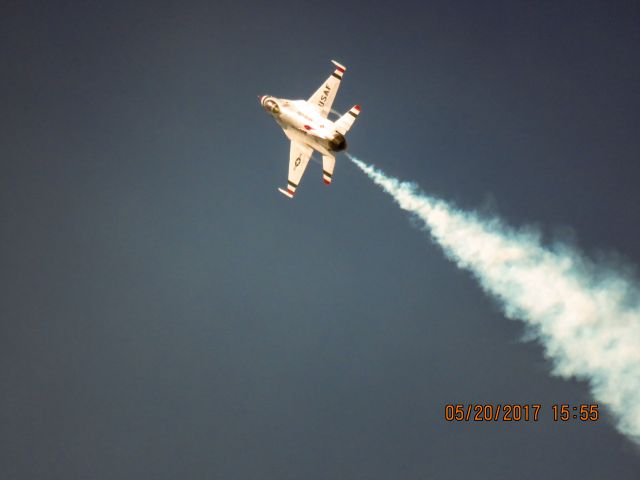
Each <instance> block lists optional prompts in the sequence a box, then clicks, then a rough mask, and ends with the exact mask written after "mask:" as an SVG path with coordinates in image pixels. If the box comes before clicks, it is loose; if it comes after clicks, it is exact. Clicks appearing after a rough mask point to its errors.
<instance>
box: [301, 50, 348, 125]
mask: <svg viewBox="0 0 640 480" xmlns="http://www.w3.org/2000/svg"><path fill="white" fill-rule="evenodd" d="M331 62H332V63H333V64H334V65H335V66H336V69H335V70H334V71H333V73H332V74H331V76H330V77H329V78H327V81H326V82H324V83H323V84H322V85H321V86H320V88H318V90H316V93H314V94H313V95H311V97H310V98H309V100H307V101H308V102H309V103H310V104H312V105H313V106H315V107H316V108H317V109H318V110H320V113H321V114H322V116H323V117H325V118H326V117H327V115H329V112H330V111H331V105H333V101H334V100H335V98H336V93H338V87H339V86H340V81H341V80H342V74H343V73H344V72H345V70H346V68H345V67H343V66H342V65H340V64H339V63H338V62H336V61H335V60H331Z"/></svg>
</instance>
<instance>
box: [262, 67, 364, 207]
mask: <svg viewBox="0 0 640 480" xmlns="http://www.w3.org/2000/svg"><path fill="white" fill-rule="evenodd" d="M331 62H332V63H333V64H334V65H335V66H336V69H335V70H334V72H333V73H332V74H331V76H330V77H329V78H328V79H327V80H326V81H325V82H324V83H323V84H322V85H321V86H320V88H318V90H316V92H315V93H314V94H313V95H311V97H310V98H309V100H286V99H284V98H276V97H271V96H269V95H263V96H261V97H260V103H261V104H262V107H263V108H264V109H265V110H266V111H267V112H269V113H270V114H271V115H272V116H273V118H274V119H275V120H276V122H278V125H280V126H281V127H282V129H283V130H284V134H285V135H286V136H287V137H288V138H289V140H291V150H290V151H289V178H288V181H287V188H286V190H285V189H283V188H279V189H278V190H279V191H280V192H282V193H283V194H284V195H286V196H287V197H289V198H293V195H294V194H295V193H296V189H297V188H298V185H299V183H300V179H301V178H302V175H303V174H304V171H305V169H306V168H307V163H309V159H310V158H311V155H313V151H314V150H316V151H317V152H320V153H321V154H322V178H323V180H324V183H326V184H327V185H329V184H330V183H331V178H332V176H333V169H334V167H335V163H336V157H335V153H336V152H340V151H343V150H346V148H347V141H346V139H345V137H344V136H345V134H346V133H347V132H348V131H349V129H350V128H351V126H352V125H353V122H354V121H355V119H356V118H357V117H358V114H359V113H360V107H359V106H358V105H356V106H354V107H353V108H352V109H351V110H349V111H348V112H347V113H345V114H344V115H343V116H341V117H340V118H339V119H337V120H336V121H335V122H333V121H331V120H329V119H328V118H327V117H328V115H329V112H330V111H331V105H333V101H334V100H335V98H336V93H338V87H339V86H340V81H341V80H342V75H343V74H344V72H345V70H346V68H345V67H344V66H342V65H340V64H339V63H338V62H336V61H335V60H331Z"/></svg>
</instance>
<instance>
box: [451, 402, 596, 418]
mask: <svg viewBox="0 0 640 480" xmlns="http://www.w3.org/2000/svg"><path fill="white" fill-rule="evenodd" d="M542 410H543V409H542V404H540V403H447V404H446V405H445V406H444V419H445V420H446V421H447V422H537V421H539V420H540V413H541V412H542ZM550 410H551V412H550V413H551V418H552V419H553V421H554V422H569V421H571V420H574V421H580V422H596V421H598V419H599V418H600V413H599V411H598V404H597V403H593V404H576V405H572V404H567V403H563V404H561V403H554V404H553V405H551V409H550Z"/></svg>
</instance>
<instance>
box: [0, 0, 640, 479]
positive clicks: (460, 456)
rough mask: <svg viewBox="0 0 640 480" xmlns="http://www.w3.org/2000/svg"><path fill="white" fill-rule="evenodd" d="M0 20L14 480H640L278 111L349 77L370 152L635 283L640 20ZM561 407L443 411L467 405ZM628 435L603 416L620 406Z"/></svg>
mask: <svg viewBox="0 0 640 480" xmlns="http://www.w3.org/2000/svg"><path fill="white" fill-rule="evenodd" d="M3 11H4V14H3V15H2V20H0V25H1V27H0V32H1V33H2V39H3V40H2V42H0V51H1V52H2V57H3V58H4V62H3V65H2V69H3V75H2V80H1V81H2V84H3V91H4V92H5V99H4V107H3V113H4V115H3V116H2V120H1V122H2V128H1V129H0V135H2V141H1V142H0V144H1V145H2V155H1V164H2V169H3V174H2V175H0V196H1V197H0V216H1V217H2V222H1V223H0V225H1V230H0V238H1V240H2V243H1V250H0V252H1V254H2V255H1V259H2V268H1V269H0V282H1V284H2V287H3V288H2V291H3V294H2V302H0V303H1V307H0V313H1V317H0V327H1V328H2V335H0V342H2V343H1V344H0V362H1V363H0V365H1V368H0V375H2V382H3V386H4V388H3V395H2V396H1V397H0V406H1V408H0V412H2V413H1V415H2V417H1V422H2V425H3V428H2V429H0V441H1V442H2V445H3V448H2V449H0V471H4V472H7V475H8V477H9V478H73V477H78V478H105V479H106V478H109V479H114V478H116V479H129V478H140V477H150V476H152V477H154V478H158V479H164V478H167V479H168V478H177V477H179V478H248V479H252V478H256V479H257V478H260V479H264V478H278V479H282V478H302V477H304V478H309V479H321V478H322V479H324V478H367V479H375V478H381V479H382V478H410V479H413V478H415V479H424V478H438V479H441V478H445V479H446V478H451V479H458V478H469V477H470V478H495V479H502V478H504V479H507V478H514V477H515V478H531V479H534V478H535V479H537V478H549V479H556V478H558V479H559V478H567V477H568V478H584V479H591V478H593V479H599V478H619V479H626V478H628V479H631V478H634V479H635V478H637V474H638V470H639V468H640V460H639V458H640V457H638V454H637V449H636V448H635V447H633V446H632V444H631V443H630V442H629V441H628V440H626V439H625V438H624V437H622V436H621V435H620V434H619V433H618V432H617V431H616V430H615V429H614V428H613V426H612V423H611V422H610V421H608V420H607V419H606V418H605V420H603V421H600V422H598V423H595V424H577V423H571V422H570V423H569V424H562V423H555V422H553V421H552V420H551V405H552V404H554V403H571V404H580V403H590V402H592V398H591V397H590V395H589V392H588V388H587V386H586V385H585V384H584V383H581V382H578V381H563V380H560V379H557V378H554V377H552V376H551V375H550V370H551V364H550V362H549V361H548V360H546V359H545V357H544V354H543V351H542V349H541V347H540V346H539V345H537V344H536V343H535V342H523V341H522V338H523V336H525V334H526V332H525V330H524V327H523V326H522V325H520V324H519V323H517V322H513V321H511V320H508V319H506V318H505V317H504V316H503V315H502V313H501V312H500V310H499V309H498V307H497V306H496V305H495V304H494V303H493V301H492V300H490V299H489V298H487V297H486V296H485V295H484V294H483V292H482V291H481V289H480V288H479V287H478V285H477V284H476V282H475V281H474V280H473V279H472V278H471V277H470V275H469V274H467V273H466V272H463V271H461V270H458V269H456V267H455V266H454V265H453V264H452V263H450V262H449V261H448V260H447V259H446V258H445V257H444V255H443V254H442V252H441V251H440V249H439V247H437V246H436V245H434V244H432V243H430V242H429V240H428V238H427V237H426V235H425V234H424V233H422V232H420V231H419V230H417V229H415V228H412V226H411V221H410V220H409V219H408V218H407V216H406V215H405V213H404V212H402V211H401V210H400V209H398V208H397V206H396V205H394V204H393V203H392V202H391V201H390V199H389V198H388V197H387V196H386V195H384V194H383V193H382V192H381V191H380V190H379V189H378V188H377V187H376V186H374V185H373V183H372V182H371V181H370V180H368V179H367V178H366V177H365V176H364V175H363V174H362V173H361V172H360V171H358V170H357V169H356V168H355V167H354V166H353V165H351V164H350V162H349V161H348V160H347V159H346V158H345V157H341V158H339V159H338V163H337V165H336V170H335V174H334V182H333V184H332V185H331V186H330V187H326V186H325V185H324V184H323V183H322V175H321V168H320V166H319V165H317V164H315V163H311V164H310V165H309V167H308V170H307V173H306V175H305V177H304V178H303V181H302V183H301V185H300V188H299V190H298V193H297V195H296V198H295V200H293V201H289V200H288V199H287V198H285V197H284V196H282V195H281V194H279V193H278V192H277V190H276V187H278V186H282V185H284V182H285V181H286V172H287V161H288V151H289V146H288V142H287V140H286V138H285V137H284V135H283V134H282V133H281V132H280V130H279V129H278V128H277V126H276V125H275V123H274V122H273V121H272V120H271V118H270V117H268V116H267V115H265V113H264V112H263V111H262V109H261V108H260V105H259V103H258V99H257V97H256V96H257V95H261V94H272V95H275V96H278V97H286V98H294V99H295V98H306V97H308V96H309V95H311V93H313V92H314V91H315V89H316V88H317V86H318V85H319V84H320V82H322V81H323V80H324V79H325V78H326V77H327V75H329V73H330V72H331V69H332V65H331V64H330V63H329V60H330V59H332V58H335V59H336V60H338V61H339V62H341V63H343V64H344V65H346V66H347V71H346V73H345V76H344V80H343V82H342V85H341V88H340V92H339V94H338V97H337V100H336V103H335V104H334V108H337V109H338V110H340V111H345V110H346V109H347V108H349V107H351V106H352V105H354V104H356V103H358V104H360V105H362V114H361V115H360V117H359V118H358V121H357V123H356V124H355V126H354V128H353V129H352V130H351V131H350V132H349V146H350V151H351V152H352V153H353V154H354V155H356V156H357V157H358V158H361V159H363V160H364V161H366V162H370V163H374V164H376V165H377V166H379V167H381V168H383V169H384V170H385V171H386V172H387V173H389V174H391V175H393V176H396V177H398V178H400V179H403V180H411V181H414V182H416V183H418V184H419V185H420V186H421V188H422V189H423V190H425V191H426V192H429V193H430V194H432V195H435V196H438V197H441V198H444V199H446V200H448V201H452V202H454V203H456V204H457V205H458V206H460V207H462V208H465V209H470V210H473V209H477V210H481V211H485V212H486V211H488V212H492V213H496V214H498V215H500V216H501V217H502V218H503V219H505V220H506V221H507V222H508V223H509V224H511V225H514V226H516V227H518V226H523V225H534V226H536V227H538V228H540V229H542V230H543V232H544V233H545V239H546V241H548V242H552V241H554V240H557V239H561V240H563V241H566V242H569V243H572V244H574V245H576V246H577V247H578V248H580V249H581V250H582V251H584V252H585V253H586V254H587V255H588V256H589V257H591V258H594V259H596V260H597V261H599V262H605V263H613V264H616V265H618V266H620V267H621V268H627V269H630V270H632V271H633V272H635V269H636V266H637V265H638V264H640V249H639V247H638V241H637V239H638V238H639V236H640V226H639V225H638V222H637V219H638V216H639V214H640V191H639V190H638V188H637V184H638V179H640V166H639V165H640V164H639V163H638V152H639V151H640V135H639V132H638V125H640V121H639V120H640V118H639V116H638V115H639V114H638V112H639V111H640V108H639V107H640V91H639V90H638V84H640V82H639V76H640V67H638V62H637V52H638V47H639V45H640V30H638V27H637V26H638V24H639V21H640V9H639V8H638V6H637V5H636V4H635V3H634V2H615V4H611V3H607V2H591V1H586V2H584V1H583V2H570V1H564V2H563V1H561V2H498V1H491V2H464V1H455V2H415V3H414V2H400V3H380V4H377V3H376V4H372V3H370V2H349V3H338V2H322V3H316V4H311V3H304V2H303V3H301V2H270V3H265V2H181V3H171V2H164V3H161V4H158V3H157V2H153V3H151V2H139V3H137V4H135V5H129V4H127V3H118V2H114V3H109V4H108V5H106V4H102V3H98V2H55V4H53V3H45V2H41V3H37V2H27V3H24V2H13V3H10V4H9V5H7V6H5V7H4V8H3ZM470 402H483V403H484V402H495V403H503V404H504V403H540V404H542V405H543V412H542V414H541V421H540V422H537V423H510V424H507V423H482V424H479V423H470V424H465V423H448V422H445V421H444V418H443V417H444V405H445V404H447V403H470ZM605 417H606V415H605Z"/></svg>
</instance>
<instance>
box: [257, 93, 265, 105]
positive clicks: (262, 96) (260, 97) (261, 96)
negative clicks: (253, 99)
mask: <svg viewBox="0 0 640 480" xmlns="http://www.w3.org/2000/svg"><path fill="white" fill-rule="evenodd" d="M264 97H266V95H258V98H259V99H260V103H262V100H263V99H264Z"/></svg>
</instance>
